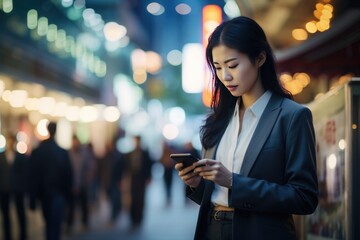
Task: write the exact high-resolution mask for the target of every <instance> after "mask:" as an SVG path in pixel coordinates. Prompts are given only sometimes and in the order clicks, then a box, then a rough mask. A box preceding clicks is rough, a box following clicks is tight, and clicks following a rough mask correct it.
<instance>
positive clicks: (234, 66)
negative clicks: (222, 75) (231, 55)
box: [229, 64, 237, 69]
mask: <svg viewBox="0 0 360 240" xmlns="http://www.w3.org/2000/svg"><path fill="white" fill-rule="evenodd" d="M236 67H237V64H236V65H233V66H229V68H231V69H232V68H236Z"/></svg>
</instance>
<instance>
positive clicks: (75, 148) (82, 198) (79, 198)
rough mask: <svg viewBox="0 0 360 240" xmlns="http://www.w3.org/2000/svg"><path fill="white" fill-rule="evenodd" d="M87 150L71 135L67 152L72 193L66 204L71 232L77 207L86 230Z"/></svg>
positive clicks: (88, 176) (88, 174) (87, 194)
mask: <svg viewBox="0 0 360 240" xmlns="http://www.w3.org/2000/svg"><path fill="white" fill-rule="evenodd" d="M88 150H89V149H87V148H85V147H84V146H83V145H82V144H81V143H80V141H79V139H78V137H77V136H76V135H73V138H72V146H71V149H70V151H69V153H70V160H71V166H72V171H73V185H72V193H71V196H70V198H69V202H68V210H69V211H68V218H67V225H68V230H69V231H71V230H72V227H73V224H74V218H75V209H76V207H77V206H79V207H80V209H81V223H82V227H83V228H84V229H87V228H88V218H89V188H90V174H91V170H92V169H91V161H92V159H91V158H90V157H89V153H88Z"/></svg>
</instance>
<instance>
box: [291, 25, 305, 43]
mask: <svg viewBox="0 0 360 240" xmlns="http://www.w3.org/2000/svg"><path fill="white" fill-rule="evenodd" d="M292 36H293V38H294V39H295V40H299V41H303V40H306V39H307V38H308V34H307V32H306V31H305V30H304V29H302V28H298V29H294V30H293V31H292Z"/></svg>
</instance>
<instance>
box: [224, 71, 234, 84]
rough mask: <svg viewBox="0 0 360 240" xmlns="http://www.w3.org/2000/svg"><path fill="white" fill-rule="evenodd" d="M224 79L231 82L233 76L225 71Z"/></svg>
mask: <svg viewBox="0 0 360 240" xmlns="http://www.w3.org/2000/svg"><path fill="white" fill-rule="evenodd" d="M223 79H224V81H231V80H232V76H231V74H230V73H229V72H228V71H226V70H224V71H223Z"/></svg>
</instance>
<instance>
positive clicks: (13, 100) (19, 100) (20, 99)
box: [9, 90, 28, 108]
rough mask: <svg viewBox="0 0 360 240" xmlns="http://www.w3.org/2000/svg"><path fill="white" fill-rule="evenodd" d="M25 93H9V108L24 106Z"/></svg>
mask: <svg viewBox="0 0 360 240" xmlns="http://www.w3.org/2000/svg"><path fill="white" fill-rule="evenodd" d="M27 96H28V94H27V92H26V91H24V90H14V91H12V92H11V95H10V99H9V104H10V106H11V107H14V108H19V107H23V106H24V105H25V101H26V99H27Z"/></svg>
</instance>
